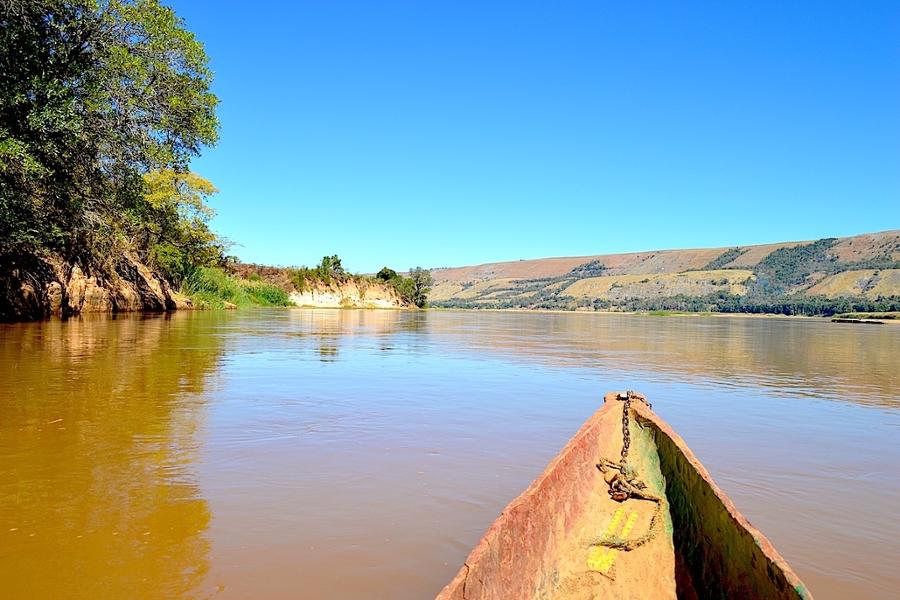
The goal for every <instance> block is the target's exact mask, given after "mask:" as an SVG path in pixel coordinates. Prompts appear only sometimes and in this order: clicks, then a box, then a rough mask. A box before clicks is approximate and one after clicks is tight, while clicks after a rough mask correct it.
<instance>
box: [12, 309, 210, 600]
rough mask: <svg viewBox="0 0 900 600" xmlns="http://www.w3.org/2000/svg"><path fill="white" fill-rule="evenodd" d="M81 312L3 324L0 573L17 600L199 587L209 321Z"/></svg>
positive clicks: (203, 558) (163, 593) (203, 557)
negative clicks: (199, 471) (76, 316)
mask: <svg viewBox="0 0 900 600" xmlns="http://www.w3.org/2000/svg"><path fill="white" fill-rule="evenodd" d="M170 325H171V322H170V321H169V320H168V319H166V318H165V317H156V318H146V319H142V318H139V317H124V318H122V317H120V318H117V319H110V318H101V317H95V318H84V319H81V320H71V321H69V322H60V321H52V322H47V323H35V324H27V325H10V326H4V327H3V328H2V331H0V335H2V337H0V364H2V379H0V382H2V384H0V581H2V582H3V583H2V586H3V591H2V593H3V595H4V597H8V598H26V597H28V598H63V597H65V598H74V597H79V598H164V597H166V598H171V597H187V596H190V595H191V594H192V593H194V591H195V590H196V589H198V586H199V585H200V584H201V582H202V581H203V578H204V577H205V575H206V573H207V572H208V570H209V550H210V543H209V541H208V539H207V538H206V537H205V531H206V529H207V528H208V526H209V522H210V518H211V515H210V509H209V505H208V503H207V501H206V500H204V499H203V498H202V494H201V492H200V489H199V487H198V484H197V478H196V473H195V472H194V470H193V467H192V463H193V462H194V461H195V460H196V458H197V448H198V441H199V439H198V438H199V436H200V435H201V433H200V431H201V429H202V427H203V419H204V409H205V407H204V405H205V400H204V397H203V392H204V389H205V387H206V382H207V378H208V376H209V375H210V373H211V372H213V371H214V370H215V368H216V365H217V363H218V359H219V356H220V354H221V351H222V347H221V346H222V342H221V338H220V337H218V336H215V335H202V334H201V331H200V329H201V328H202V329H203V330H204V331H203V333H208V328H209V325H210V323H209V322H208V321H204V324H203V325H201V324H200V321H199V320H198V321H191V320H184V319H181V320H180V321H179V324H178V326H177V327H171V326H170Z"/></svg>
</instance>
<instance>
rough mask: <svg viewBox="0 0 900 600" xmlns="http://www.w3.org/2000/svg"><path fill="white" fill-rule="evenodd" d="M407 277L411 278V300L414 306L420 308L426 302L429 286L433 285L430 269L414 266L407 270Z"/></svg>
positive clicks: (429, 290)
mask: <svg viewBox="0 0 900 600" xmlns="http://www.w3.org/2000/svg"><path fill="white" fill-rule="evenodd" d="M409 278H410V280H412V290H413V293H412V301H413V303H414V304H415V305H416V306H418V307H419V308H422V307H424V306H425V305H426V304H427V302H428V294H429V292H431V286H432V285H434V278H433V277H432V276H431V271H429V270H428V269H423V268H422V267H415V268H412V269H410V270H409Z"/></svg>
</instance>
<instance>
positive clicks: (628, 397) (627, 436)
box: [619, 390, 653, 467]
mask: <svg viewBox="0 0 900 600" xmlns="http://www.w3.org/2000/svg"><path fill="white" fill-rule="evenodd" d="M620 398H621V396H620ZM622 400H623V402H622V458H621V459H619V464H620V465H622V466H623V467H624V466H625V463H626V462H627V461H628V449H629V448H630V447H631V431H630V430H629V429H628V421H629V420H630V419H629V417H628V413H629V411H630V410H631V401H632V400H639V401H641V402H643V403H644V404H646V405H647V407H648V408H653V405H652V404H650V403H649V402H647V400H646V399H645V398H644V397H643V396H641V395H639V394H637V393H635V392H634V391H632V390H628V391H627V392H625V398H623V399H622Z"/></svg>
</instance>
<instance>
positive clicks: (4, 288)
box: [0, 255, 191, 321]
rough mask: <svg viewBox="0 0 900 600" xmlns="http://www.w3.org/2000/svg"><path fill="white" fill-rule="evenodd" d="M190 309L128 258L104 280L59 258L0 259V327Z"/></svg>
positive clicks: (156, 276)
mask: <svg viewBox="0 0 900 600" xmlns="http://www.w3.org/2000/svg"><path fill="white" fill-rule="evenodd" d="M190 306H191V302H190V300H189V299H187V298H185V297H184V296H182V295H180V294H178V293H177V292H175V291H174V290H173V289H172V288H171V287H170V286H169V284H168V283H167V282H166V281H165V279H163V278H161V277H159V276H158V275H156V274H155V273H153V272H152V271H151V270H150V269H149V268H147V266H146V265H143V264H141V263H140V262H139V261H137V260H135V259H134V258H133V257H131V256H128V255H125V256H123V257H122V258H121V259H120V260H119V262H118V264H117V265H116V266H115V270H114V273H112V274H111V275H106V276H104V275H101V274H99V273H96V272H91V271H90V270H89V269H88V268H87V267H85V266H84V265H81V264H78V263H73V262H67V261H65V260H62V259H60V258H58V257H37V256H26V257H10V256H4V257H0V321H27V320H35V319H43V318H46V317H49V316H52V315H55V316H59V317H64V318H65V317H70V316H74V315H78V314H80V313H85V312H130V311H151V312H163V311H169V310H175V309H178V308H189V307H190Z"/></svg>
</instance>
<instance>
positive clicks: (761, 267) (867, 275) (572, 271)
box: [430, 230, 900, 314]
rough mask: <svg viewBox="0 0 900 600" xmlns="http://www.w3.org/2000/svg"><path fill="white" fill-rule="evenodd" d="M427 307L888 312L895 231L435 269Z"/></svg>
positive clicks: (897, 276)
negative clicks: (797, 240) (819, 238)
mask: <svg viewBox="0 0 900 600" xmlns="http://www.w3.org/2000/svg"><path fill="white" fill-rule="evenodd" d="M433 275H434V279H435V286H434V289H433V290H432V293H431V296H430V301H431V303H432V305H434V306H442V307H460V308H540V309H562V310H702V311H706V310H711V311H723V312H783V313H787V314H795V313H796V314H832V313H834V312H842V311H845V310H846V311H849V310H897V309H898V305H900V230H893V231H885V232H880V233H871V234H864V235H858V236H853V237H846V238H825V239H821V240H816V241H806V242H783V243H778V244H764V245H759V246H736V247H732V248H701V249H692V250H659V251H649V252H633V253H629V254H609V255H596V256H579V257H565V258H545V259H536V260H520V261H512V262H500V263H488V264H483V265H475V266H470V267H457V268H449V269H435V270H434V271H433Z"/></svg>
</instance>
